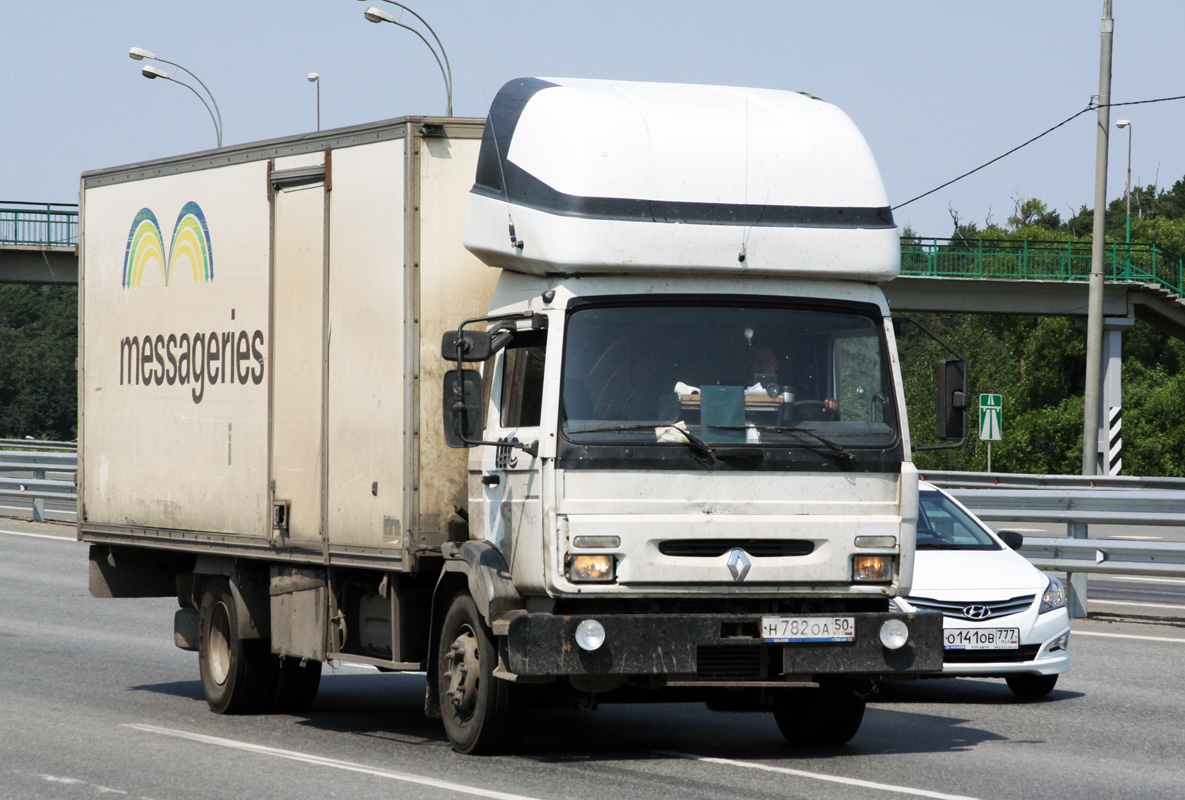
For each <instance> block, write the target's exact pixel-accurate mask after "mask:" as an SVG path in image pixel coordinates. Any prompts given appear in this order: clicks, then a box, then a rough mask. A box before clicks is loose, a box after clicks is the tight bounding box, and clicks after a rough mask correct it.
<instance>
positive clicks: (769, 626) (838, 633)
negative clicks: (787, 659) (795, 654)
mask: <svg viewBox="0 0 1185 800" xmlns="http://www.w3.org/2000/svg"><path fill="white" fill-rule="evenodd" d="M761 636H762V638H763V639H765V641H767V642H774V643H777V642H854V641H855V640H856V619H855V617H762V618H761Z"/></svg>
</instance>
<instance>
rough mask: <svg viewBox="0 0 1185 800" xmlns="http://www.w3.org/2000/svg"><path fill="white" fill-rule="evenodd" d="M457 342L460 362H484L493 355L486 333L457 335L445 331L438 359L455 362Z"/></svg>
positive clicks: (461, 333) (454, 332)
mask: <svg viewBox="0 0 1185 800" xmlns="http://www.w3.org/2000/svg"><path fill="white" fill-rule="evenodd" d="M458 340H459V341H460V344H461V360H462V361H486V360H487V359H489V357H490V356H491V355H493V353H492V352H491V350H490V334H489V333H488V332H487V331H462V332H460V333H459V334H458V333H457V331H445V332H444V336H443V337H442V339H441V341H440V357H441V358H443V359H444V360H445V361H456V360H457V342H458Z"/></svg>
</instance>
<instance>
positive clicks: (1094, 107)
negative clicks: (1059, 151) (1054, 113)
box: [893, 95, 1185, 211]
mask: <svg viewBox="0 0 1185 800" xmlns="http://www.w3.org/2000/svg"><path fill="white" fill-rule="evenodd" d="M1170 100H1185V95H1177V96H1176V97H1158V98H1156V99H1153V100H1129V101H1127V102H1125V103H1108V107H1110V108H1116V107H1117V106H1138V105H1144V104H1146V103H1166V102H1168V101H1170ZM1099 107H1100V106H1099V105H1098V104H1096V103H1091V104H1090V105H1088V106H1087V107H1086V108H1084V109H1082V110H1081V111H1079V112H1078V113H1076V114H1072V115H1071V116H1069V117H1066V118H1065V119H1063V120H1062V121H1061V122H1059V123H1058V124H1056V125H1054V126H1053V127H1052V128H1049V129H1047V130H1045V131H1042V132H1041V133H1039V134H1037V135H1036V136H1034V137H1033V138H1032V139H1029V140H1028V141H1026V142H1024V143H1023V144H1018V145H1017V146H1016V147H1014V148H1012V149H1011V150H1009V151H1008V152H1006V153H1001V154H1000V155H998V156H996V157H995V158H993V159H992V160H991V161H988V162H986V163H983V164H980V165H979V166H978V167H976V168H975V169H973V170H970V171H968V172H964V173H963V174H962V175H960V176H959V177H957V178H953V179H951V180H949V181H947V182H946V183H944V184H942V185H941V186H935V187H934V188H933V189H931V190H930V191H928V192H923V193H922V194H919V195H918V196H917V197H912V198H910V199H909V200H906V201H905V202H904V203H898V204H897V205H895V206H893V210H894V211H896V210H897V209H899V208H901V207H903V206H907V205H909V204H910V203H912V202H914V201H915V200H921V199H922V198H923V197H927V196H929V195H932V194H934V193H935V192H937V191H939V190H941V189H945V188H946V187H947V186H950V185H951V184H952V183H958V182H959V181H961V180H963V178H966V177H968V176H969V175H974V174H975V173H976V172H979V171H980V170H981V169H984V168H985V167H990V166H991V165H992V164H995V163H996V162H997V161H999V160H1000V159H1002V158H1007V157H1008V156H1010V155H1012V154H1013V153H1015V152H1016V151H1017V150H1021V149H1023V148H1025V147H1028V146H1029V145H1031V144H1032V143H1033V142H1035V141H1037V140H1038V139H1040V138H1042V137H1044V136H1048V135H1049V134H1051V133H1053V132H1054V131H1056V130H1057V129H1058V128H1060V127H1062V126H1063V125H1065V124H1066V123H1068V122H1072V121H1073V120H1075V119H1077V118H1078V117H1080V116H1082V115H1083V114H1085V113H1086V112H1088V111H1097V110H1098V109H1099Z"/></svg>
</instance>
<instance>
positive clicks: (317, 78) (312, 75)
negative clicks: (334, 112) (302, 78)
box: [309, 72, 321, 131]
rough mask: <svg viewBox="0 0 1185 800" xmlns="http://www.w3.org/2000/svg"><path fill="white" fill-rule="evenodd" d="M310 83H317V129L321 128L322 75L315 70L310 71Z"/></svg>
mask: <svg viewBox="0 0 1185 800" xmlns="http://www.w3.org/2000/svg"><path fill="white" fill-rule="evenodd" d="M309 83H315V84H317V130H318V131H320V130H321V76H320V75H318V74H317V73H315V72H310V73H309Z"/></svg>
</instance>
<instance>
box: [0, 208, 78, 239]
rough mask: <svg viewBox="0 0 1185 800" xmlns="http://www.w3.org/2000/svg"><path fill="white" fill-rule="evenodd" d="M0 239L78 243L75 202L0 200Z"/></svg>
mask: <svg viewBox="0 0 1185 800" xmlns="http://www.w3.org/2000/svg"><path fill="white" fill-rule="evenodd" d="M0 243H2V244H12V245H21V246H32V247H74V246H75V245H77V244H78V205H77V204H76V203H27V202H23V201H20V200H0Z"/></svg>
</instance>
